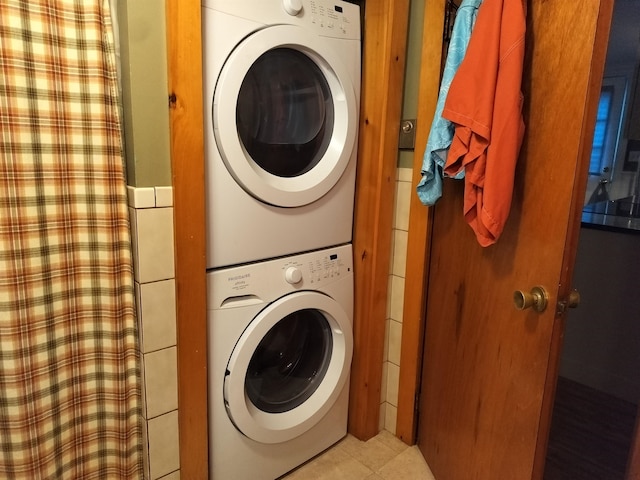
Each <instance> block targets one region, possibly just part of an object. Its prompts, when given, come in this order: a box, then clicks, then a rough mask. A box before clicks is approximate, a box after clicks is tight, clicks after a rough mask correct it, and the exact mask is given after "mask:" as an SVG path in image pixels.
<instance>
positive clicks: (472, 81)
mask: <svg viewBox="0 0 640 480" xmlns="http://www.w3.org/2000/svg"><path fill="white" fill-rule="evenodd" d="M525 30H526V3H525V1H523V0H485V1H484V3H483V4H482V5H481V7H480V9H479V10H478V18H477V20H476V25H475V28H474V31H473V34H472V36H471V40H470V41H469V47H468V49H467V54H466V56H465V58H464V60H463V61H462V64H461V65H460V68H459V69H458V72H457V74H456V76H455V78H454V79H453V81H452V83H451V89H450V90H449V95H448V96H447V101H446V103H445V107H444V110H443V113H442V116H443V117H444V118H446V119H448V120H450V121H452V122H453V123H454V124H455V134H454V138H453V142H452V144H451V148H450V150H449V155H448V157H447V161H446V163H445V168H444V170H445V173H446V174H447V175H449V176H454V175H456V173H458V172H459V171H460V170H461V169H462V168H464V169H465V194H464V217H465V220H466V221H467V223H468V224H469V225H470V226H471V228H472V229H473V230H474V232H475V234H476V238H477V239H478V242H479V243H480V245H482V246H483V247H486V246H489V245H492V244H493V243H495V242H496V241H497V239H498V237H499V236H500V234H501V233H502V230H503V228H504V225H505V223H506V221H507V217H508V216H509V210H510V208H511V197H512V194H513V179H514V173H515V166H516V161H517V159H518V154H519V151H520V146H521V144H522V138H523V136H524V122H523V120H522V103H523V97H522V92H521V83H522V65H523V61H524V45H525Z"/></svg>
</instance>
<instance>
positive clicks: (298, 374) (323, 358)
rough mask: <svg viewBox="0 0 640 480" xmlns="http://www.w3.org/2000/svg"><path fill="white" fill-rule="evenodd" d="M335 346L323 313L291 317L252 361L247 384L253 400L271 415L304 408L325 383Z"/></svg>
mask: <svg viewBox="0 0 640 480" xmlns="http://www.w3.org/2000/svg"><path fill="white" fill-rule="evenodd" d="M332 343H333V341H332V334H331V327H330V326H329V323H328V322H327V320H326V319H325V318H324V315H322V314H321V313H320V312H318V311H316V310H311V309H306V310H300V311H297V312H294V313H291V314H289V315H287V316H286V317H285V318H283V319H282V320H281V321H280V322H279V323H277V324H276V325H275V326H274V327H272V328H271V330H269V332H268V333H267V335H265V337H264V338H263V339H262V341H261V342H260V344H259V345H258V347H257V348H256V351H255V353H254V354H253V356H252V357H251V361H250V362H249V368H248V370H247V376H246V381H245V387H246V391H247V395H248V396H249V399H250V400H251V401H252V402H253V404H254V405H255V406H256V407H258V408H259V409H260V410H263V411H265V412H269V413H282V412H286V411H288V410H291V409H293V408H295V407H297V406H299V405H301V404H302V403H303V402H304V401H305V400H307V399H308V398H309V397H310V396H311V395H312V394H313V392H315V391H316V389H317V388H318V385H319V384H320V382H322V379H323V377H324V375H325V373H326V372H327V367H328V366H329V358H330V355H331V348H332Z"/></svg>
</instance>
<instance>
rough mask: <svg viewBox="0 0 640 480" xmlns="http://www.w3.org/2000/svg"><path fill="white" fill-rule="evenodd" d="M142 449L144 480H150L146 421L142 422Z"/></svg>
mask: <svg viewBox="0 0 640 480" xmlns="http://www.w3.org/2000/svg"><path fill="white" fill-rule="evenodd" d="M143 390H144V389H143ZM142 448H143V452H142V469H143V473H142V475H143V476H144V480H149V479H150V478H151V473H150V471H149V432H148V430H147V422H146V421H143V422H142Z"/></svg>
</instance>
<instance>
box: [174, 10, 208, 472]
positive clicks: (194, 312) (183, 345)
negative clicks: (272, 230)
mask: <svg viewBox="0 0 640 480" xmlns="http://www.w3.org/2000/svg"><path fill="white" fill-rule="evenodd" d="M166 18H167V63H168V91H169V115H170V129H171V147H170V148H171V164H172V175H173V196H174V198H173V211H174V237H175V238H174V243H175V265H176V315H177V344H178V425H179V432H180V433H179V435H180V440H179V441H180V476H181V478H183V479H194V480H196V479H205V478H209V461H208V457H209V452H208V432H207V308H206V298H207V291H206V257H205V212H204V206H205V190H204V135H203V125H204V123H203V107H202V105H203V103H202V102H203V100H202V42H201V29H200V25H201V7H200V1H199V0H167V2H166Z"/></svg>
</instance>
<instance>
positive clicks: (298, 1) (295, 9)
mask: <svg viewBox="0 0 640 480" xmlns="http://www.w3.org/2000/svg"><path fill="white" fill-rule="evenodd" d="M282 5H283V6H284V10H285V12H287V13H288V14H289V15H291V16H292V17H295V16H296V15H298V14H299V13H300V12H301V11H302V0H282Z"/></svg>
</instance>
